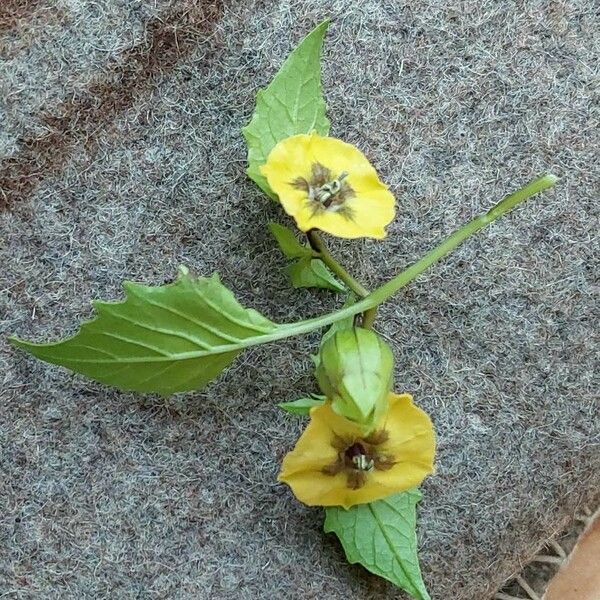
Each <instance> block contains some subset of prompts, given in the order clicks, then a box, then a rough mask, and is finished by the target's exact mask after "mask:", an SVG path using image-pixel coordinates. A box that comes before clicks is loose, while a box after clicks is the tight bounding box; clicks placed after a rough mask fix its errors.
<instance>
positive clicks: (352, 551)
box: [324, 489, 430, 600]
mask: <svg viewBox="0 0 600 600" xmlns="http://www.w3.org/2000/svg"><path fill="white" fill-rule="evenodd" d="M420 499H421V492H419V490H417V489H413V490H408V491H406V492H401V493H399V494H394V495H393V496H389V497H388V498H384V499H383V500H377V501H376V502H371V503H370V504H358V505H356V506H353V507H352V508H350V509H349V510H345V509H344V508H342V507H339V506H334V507H328V508H326V509H325V524H324V529H325V533H335V534H336V535H337V536H338V538H339V539H340V541H341V543H342V546H343V548H344V552H345V553H346V558H347V559H348V562H349V563H352V564H353V563H360V564H361V565H362V566H363V567H365V569H368V570H369V571H371V573H375V575H379V576H380V577H384V578H385V579H387V580H389V581H391V582H392V583H393V584H394V585H397V586H398V587H400V588H402V589H403V590H405V591H406V592H408V593H409V594H410V595H411V596H412V597H413V598H416V600H430V596H429V594H428V593H427V589H426V588H425V584H424V583H423V579H422V577H421V570H420V568H419V559H418V556H417V536H416V532H415V527H416V514H415V513H416V510H415V507H416V504H417V502H419V500H420Z"/></svg>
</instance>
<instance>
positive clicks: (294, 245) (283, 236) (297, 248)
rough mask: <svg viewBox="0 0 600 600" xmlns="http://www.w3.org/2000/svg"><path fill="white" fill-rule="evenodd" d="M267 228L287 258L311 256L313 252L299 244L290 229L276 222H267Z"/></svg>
mask: <svg viewBox="0 0 600 600" xmlns="http://www.w3.org/2000/svg"><path fill="white" fill-rule="evenodd" d="M269 229H270V231H271V233H272V234H273V237H274V238H275V239H276V240H277V244H278V246H279V248H280V249H281V251H282V252H283V254H284V255H285V256H287V257H288V258H304V257H306V256H311V257H312V256H313V255H314V252H313V251H312V250H311V249H310V248H308V247H307V246H304V245H303V244H301V243H300V242H299V241H298V240H297V239H296V236H295V235H294V233H293V231H292V230H291V229H288V228H287V227H284V226H283V225H279V224H278V223H269Z"/></svg>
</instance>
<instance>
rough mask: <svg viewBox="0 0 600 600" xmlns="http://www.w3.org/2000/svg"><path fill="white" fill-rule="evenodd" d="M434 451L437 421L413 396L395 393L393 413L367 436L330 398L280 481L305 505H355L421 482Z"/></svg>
mask: <svg viewBox="0 0 600 600" xmlns="http://www.w3.org/2000/svg"><path fill="white" fill-rule="evenodd" d="M434 455H435V435H434V432H433V425H432V424H431V421H430V419H429V417H428V416H427V413H425V412H424V411H422V410H421V409H420V408H418V407H417V406H415V405H414V404H413V402H412V397H411V396H410V395H408V394H403V395H401V396H398V395H396V394H393V393H390V395H389V407H388V410H387V413H386V414H385V415H384V416H383V418H382V419H381V421H380V423H378V425H377V427H376V428H375V429H373V430H372V431H371V432H370V433H367V434H365V432H364V430H363V429H361V427H360V426H359V425H357V424H356V423H353V422H351V421H349V420H348V419H346V418H344V417H341V416H340V415H338V414H336V413H335V412H333V410H332V409H331V405H330V403H329V402H327V403H326V404H324V405H323V406H319V407H316V408H313V409H312V410H311V413H310V423H309V424H308V426H307V428H306V429H305V430H304V433H303V434H302V435H301V436H300V439H299V440H298V442H297V444H296V447H295V448H294V449H293V450H292V451H291V452H290V453H288V454H287V455H286V457H285V458H284V459H283V465H282V468H281V473H280V474H279V477H278V479H279V481H284V482H285V483H287V484H288V485H289V486H290V487H291V488H292V491H293V492H294V495H295V496H296V498H298V500H300V501H301V502H304V504H308V505H310V506H343V507H344V508H349V507H350V506H353V505H355V504H364V503H367V502H373V501H374V500H379V499H381V498H385V497H386V496H390V495H391V494H395V493H396V492H402V491H404V490H408V489H410V488H413V487H415V486H416V485H419V484H420V483H421V481H423V479H424V478H425V477H426V476H427V475H428V474H429V473H431V472H432V471H433V458H434Z"/></svg>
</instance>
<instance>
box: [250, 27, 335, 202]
mask: <svg viewBox="0 0 600 600" xmlns="http://www.w3.org/2000/svg"><path fill="white" fill-rule="evenodd" d="M328 25H329V21H323V22H322V23H321V24H320V25H318V26H317V27H315V29H313V31H311V32H310V33H309V34H308V35H307V36H306V37H305V38H304V39H303V40H302V42H300V44H299V45H298V46H297V47H296V49H295V50H294V51H293V52H292V53H291V54H290V55H289V56H288V58H287V60H286V61H285V62H284V63H283V66H282V67H281V69H280V70H279V72H278V73H277V75H275V78H274V79H273V81H271V83H270V84H269V85H268V86H267V87H266V88H265V89H264V90H260V91H259V92H258V94H257V96H256V109H255V110H254V114H253V115H252V119H251V121H250V123H249V124H248V125H247V126H246V127H244V129H243V130H242V132H243V134H244V137H245V139H246V144H247V146H248V169H247V170H246V173H247V174H248V176H249V177H250V179H252V180H253V181H254V182H255V183H256V184H257V185H258V186H259V187H260V188H261V189H262V190H263V191H264V192H266V193H267V194H268V195H269V196H271V198H277V195H276V194H275V193H274V192H273V191H272V190H271V188H270V187H269V184H268V183H267V180H266V178H265V177H264V176H263V175H262V174H261V172H260V167H261V166H262V165H263V164H264V163H265V162H266V160H267V157H268V156H269V152H271V150H272V149H273V146H275V144H277V142H279V141H281V140H283V139H285V138H287V137H290V136H291V135H296V134H299V133H310V132H311V131H313V130H314V131H316V132H317V133H319V134H321V135H327V134H328V133H329V120H328V119H327V117H326V116H325V111H326V106H325V100H324V99H323V93H322V89H321V64H320V56H321V46H322V44H323V37H324V36H325V32H326V31H327V27H328Z"/></svg>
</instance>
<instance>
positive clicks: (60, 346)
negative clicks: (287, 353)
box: [12, 267, 278, 394]
mask: <svg viewBox="0 0 600 600" xmlns="http://www.w3.org/2000/svg"><path fill="white" fill-rule="evenodd" d="M123 287H124V288H125V292H126V299H125V301H124V302H114V303H113V302H95V303H94V307H95V308H96V310H97V312H98V317H97V318H96V319H94V320H93V321H89V322H87V323H84V324H83V325H82V326H81V329H80V330H79V332H78V333H77V334H76V335H75V336H73V337H72V338H69V339H66V340H63V341H61V342H57V343H51V344H33V343H30V342H26V341H23V340H19V339H14V338H13V340H12V341H13V343H14V344H15V345H17V346H19V347H20V348H23V349H24V350H27V351H28V352H30V353H31V354H33V355H34V356H36V357H37V358H40V359H42V360H45V361H47V362H50V363H54V364H57V365H62V366H64V367H68V368H69V369H71V370H73V371H75V372H77V373H82V374H83V375H87V376H88V377H90V378H92V379H95V380H97V381H100V382H102V383H106V384H109V385H114V386H116V387H118V388H120V389H123V390H135V391H139V392H158V393H161V394H172V393H174V392H182V391H188V390H194V389H198V388H201V387H203V386H204V385H206V384H207V383H208V382H209V381H210V380H211V379H213V378H214V377H216V376H217V375H218V374H219V373H220V372H221V371H222V370H223V369H224V368H225V367H226V366H227V365H229V364H230V363H231V362H232V361H233V360H234V358H235V357H236V356H237V355H238V354H239V352H241V350H242V349H243V348H245V347H246V346H248V345H254V344H257V343H263V340H262V339H261V338H264V337H265V336H267V335H268V334H270V333H272V332H274V331H275V330H276V329H277V328H278V326H277V325H276V324H275V323H273V322H271V321H269V320H268V319H266V318H265V317H263V316H262V315H261V314H259V313H258V312H256V311H255V310H251V309H247V308H244V307H243V306H241V305H240V304H239V303H238V301H237V300H236V299H235V297H234V295H233V294H232V293H231V292H230V291H229V290H228V289H227V288H226V287H225V286H224V285H223V284H222V283H221V282H220V280H219V277H218V275H217V274H214V275H213V276H212V277H199V278H195V277H192V276H191V275H190V274H189V273H188V271H187V269H185V268H183V267H182V268H181V269H180V274H179V278H178V279H177V281H175V282H174V283H172V284H169V285H163V286H159V287H150V286H145V285H140V284H137V283H131V282H126V283H124V284H123Z"/></svg>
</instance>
